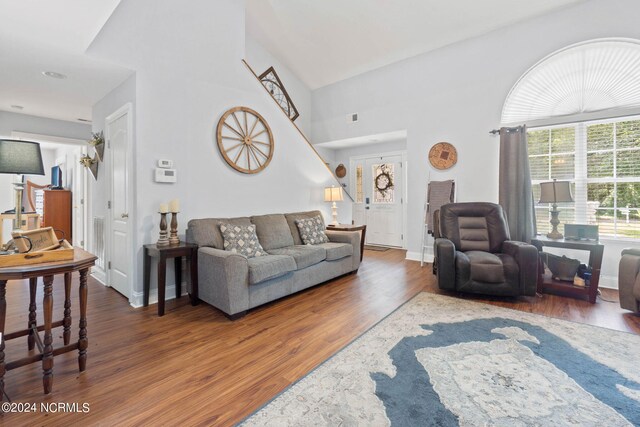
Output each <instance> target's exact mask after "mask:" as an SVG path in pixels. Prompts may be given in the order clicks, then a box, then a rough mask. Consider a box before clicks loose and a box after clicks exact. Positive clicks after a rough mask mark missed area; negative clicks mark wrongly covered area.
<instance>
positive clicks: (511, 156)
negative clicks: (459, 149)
mask: <svg viewBox="0 0 640 427" xmlns="http://www.w3.org/2000/svg"><path fill="white" fill-rule="evenodd" d="M499 184H500V196H499V200H500V205H502V207H503V209H504V211H505V214H506V216H507V221H508V222H509V231H510V233H511V240H517V241H521V242H530V241H531V238H532V237H534V236H535V235H536V216H535V215H536V213H535V209H534V204H533V192H532V191H531V171H530V169H529V154H528V151H527V127H526V126H518V127H516V128H501V129H500V180H499Z"/></svg>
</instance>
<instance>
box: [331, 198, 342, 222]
mask: <svg viewBox="0 0 640 427" xmlns="http://www.w3.org/2000/svg"><path fill="white" fill-rule="evenodd" d="M331 219H332V221H331V225H333V226H337V225H339V224H340V223H339V222H338V206H337V205H336V202H333V204H332V205H331Z"/></svg>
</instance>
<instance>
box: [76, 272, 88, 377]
mask: <svg viewBox="0 0 640 427" xmlns="http://www.w3.org/2000/svg"><path fill="white" fill-rule="evenodd" d="M88 272H89V269H88V268H85V269H84V270H80V333H79V339H78V350H79V351H78V368H79V370H80V372H83V371H84V370H85V369H86V368H87V347H89V340H88V339H87V273H88Z"/></svg>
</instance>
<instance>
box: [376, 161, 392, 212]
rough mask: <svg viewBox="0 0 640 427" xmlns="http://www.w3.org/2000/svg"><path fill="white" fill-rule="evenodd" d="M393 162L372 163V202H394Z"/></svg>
mask: <svg viewBox="0 0 640 427" xmlns="http://www.w3.org/2000/svg"><path fill="white" fill-rule="evenodd" d="M394 166H395V165H394V164H393V163H383V164H379V165H373V203H394V201H395V200H394V199H395V198H394V196H395V187H394V182H395V179H394Z"/></svg>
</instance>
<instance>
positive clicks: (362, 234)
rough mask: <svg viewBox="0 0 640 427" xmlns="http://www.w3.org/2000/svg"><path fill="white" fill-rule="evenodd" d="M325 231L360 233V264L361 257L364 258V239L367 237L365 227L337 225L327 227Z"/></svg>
mask: <svg viewBox="0 0 640 427" xmlns="http://www.w3.org/2000/svg"><path fill="white" fill-rule="evenodd" d="M327 230H336V231H359V232H360V262H362V257H363V256H364V238H365V237H366V235H367V226H366V225H353V224H338V225H331V224H329V225H327Z"/></svg>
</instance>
